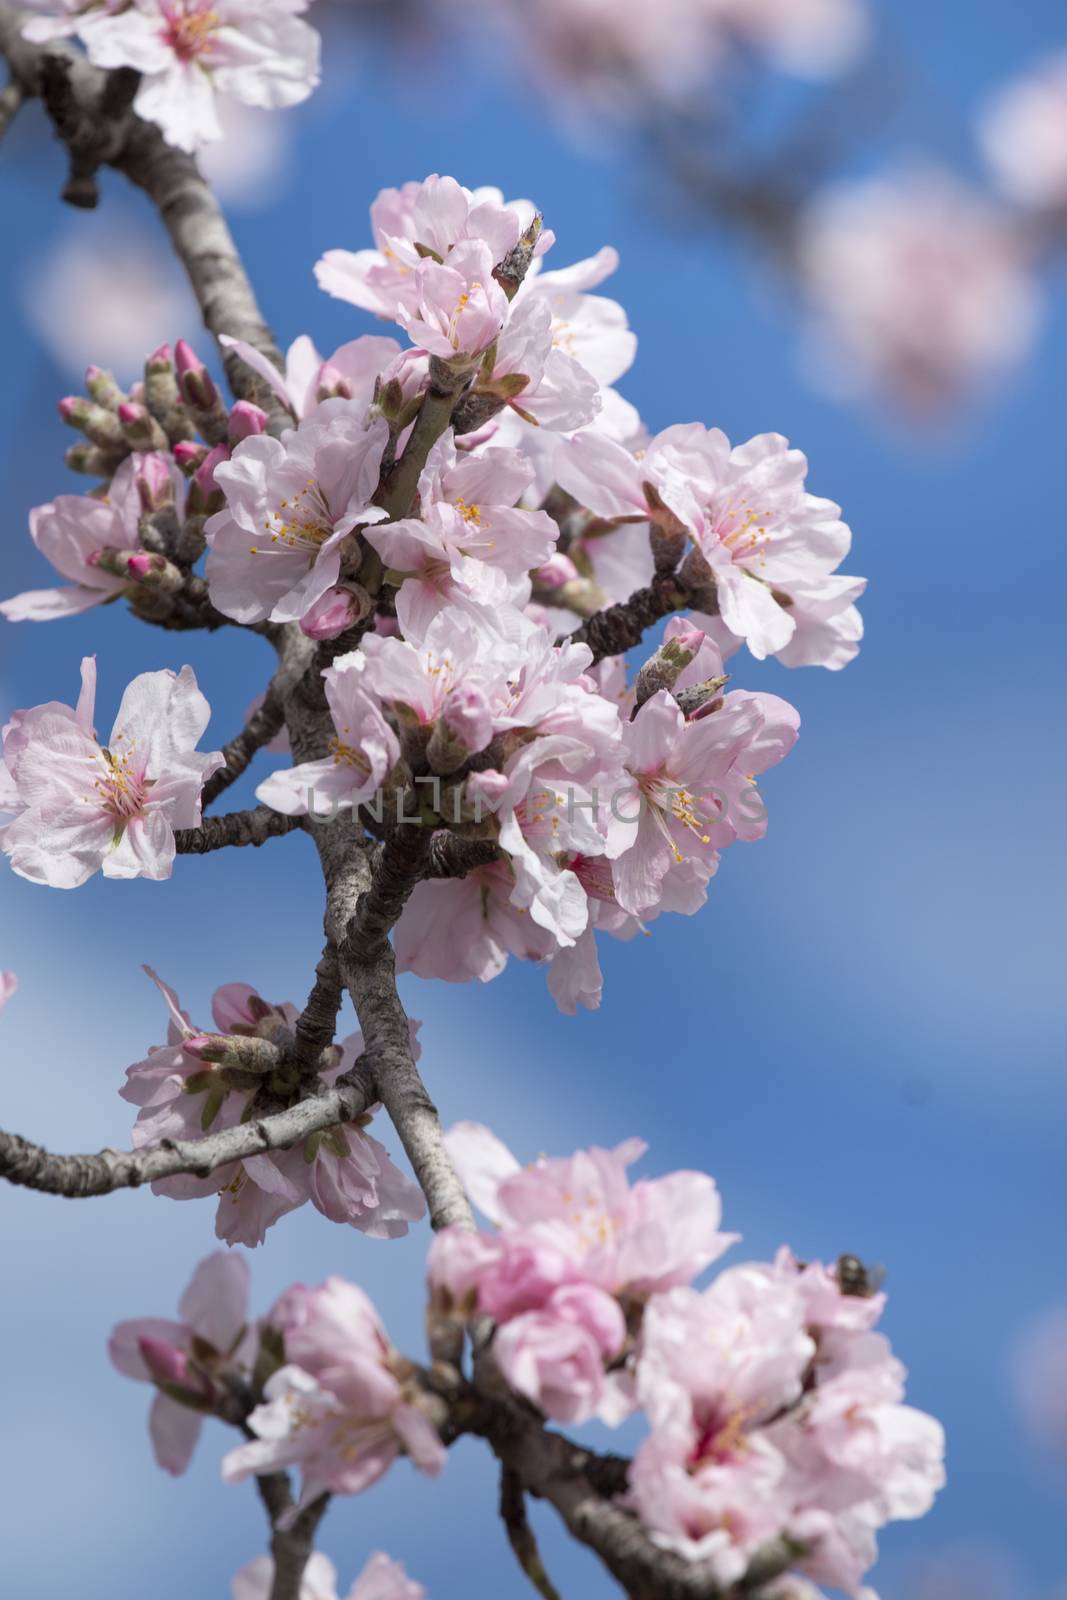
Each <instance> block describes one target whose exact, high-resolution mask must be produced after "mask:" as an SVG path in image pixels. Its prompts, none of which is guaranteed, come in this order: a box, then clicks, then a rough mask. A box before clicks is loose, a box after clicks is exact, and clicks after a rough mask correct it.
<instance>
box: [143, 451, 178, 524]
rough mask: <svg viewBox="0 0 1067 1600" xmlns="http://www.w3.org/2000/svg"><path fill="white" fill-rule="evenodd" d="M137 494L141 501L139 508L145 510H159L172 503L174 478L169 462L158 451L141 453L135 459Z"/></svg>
mask: <svg viewBox="0 0 1067 1600" xmlns="http://www.w3.org/2000/svg"><path fill="white" fill-rule="evenodd" d="M136 467H137V476H136V478H135V480H134V481H135V482H136V484H137V494H138V497H139V499H140V501H141V510H142V511H145V512H149V511H160V510H162V508H163V507H164V506H169V505H173V504H174V480H173V479H172V477H171V473H170V462H169V461H168V459H167V457H166V456H164V455H161V454H160V453H159V452H158V451H151V452H150V453H149V454H147V455H142V456H139V457H138V458H137V461H136Z"/></svg>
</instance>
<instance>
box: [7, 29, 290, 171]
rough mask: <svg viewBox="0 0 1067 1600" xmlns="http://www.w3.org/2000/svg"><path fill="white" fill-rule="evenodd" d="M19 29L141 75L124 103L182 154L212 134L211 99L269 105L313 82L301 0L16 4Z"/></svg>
mask: <svg viewBox="0 0 1067 1600" xmlns="http://www.w3.org/2000/svg"><path fill="white" fill-rule="evenodd" d="M20 3H21V6H22V9H23V11H26V12H29V13H32V14H31V15H30V16H29V18H28V19H27V21H26V23H25V25H24V27H23V33H24V34H25V36H26V38H27V39H31V40H33V41H35V42H37V43H47V42H48V41H49V40H51V39H57V38H63V37H68V36H70V35H72V34H76V35H77V36H78V38H79V39H80V40H81V42H82V44H83V45H84V46H85V50H86V53H87V55H88V57H89V59H90V61H92V62H94V63H95V65H96V66H98V67H105V68H113V67H131V68H133V69H134V70H135V71H137V72H138V73H140V75H141V82H140V87H139V88H138V91H137V96H136V98H135V100H134V108H135V110H136V111H138V112H139V113H140V115H141V116H142V117H145V118H147V120H148V121H149V122H155V123H157V124H158V125H159V127H160V128H161V129H162V132H163V135H164V137H165V138H166V139H167V140H168V142H169V143H170V144H174V145H177V146H179V148H181V149H183V150H195V149H196V148H197V147H198V145H200V144H203V143H205V142H206V141H209V140H212V139H218V138H220V137H221V134H222V129H221V127H220V126H219V116H218V110H217V107H216V100H215V97H216V95H220V96H233V97H234V98H235V99H237V100H239V101H241V102H243V103H244V104H245V105H248V106H258V107H262V108H264V109H266V110H277V109H279V108H280V107H284V106H295V105H299V104H300V102H301V101H302V100H306V99H307V97H308V95H309V94H310V93H311V91H312V90H313V89H314V88H315V86H316V84H317V83H318V81H319V55H320V40H319V36H318V34H317V33H316V32H315V30H314V28H312V27H310V26H309V25H308V23H306V22H305V21H303V19H302V16H301V13H302V12H305V11H306V10H307V9H308V6H309V4H310V0H20Z"/></svg>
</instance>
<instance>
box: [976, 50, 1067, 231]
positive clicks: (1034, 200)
mask: <svg viewBox="0 0 1067 1600" xmlns="http://www.w3.org/2000/svg"><path fill="white" fill-rule="evenodd" d="M980 133H981V138H982V146H983V148H984V150H985V155H986V160H987V161H988V162H989V165H990V167H991V168H992V170H993V174H994V176H995V177H996V179H997V181H998V183H999V184H1000V187H1001V189H1002V190H1003V191H1004V193H1005V194H1007V195H1008V196H1009V197H1010V198H1011V199H1012V200H1016V201H1018V202H1019V203H1020V204H1021V205H1025V206H1033V207H1035V208H1039V209H1042V210H1045V209H1052V208H1055V207H1057V206H1064V205H1067V53H1064V52H1062V51H1061V52H1059V53H1058V54H1056V55H1051V56H1049V57H1047V58H1046V59H1045V60H1044V61H1041V62H1039V63H1038V65H1037V66H1036V67H1035V68H1034V69H1033V70H1032V71H1031V72H1030V73H1028V74H1027V75H1026V76H1025V77H1023V78H1020V79H1018V80H1017V81H1015V82H1013V83H1010V84H1008V86H1007V87H1006V88H1005V89H1002V90H1001V92H1000V93H999V94H998V95H997V96H996V98H995V99H994V100H993V102H992V104H991V105H990V106H989V107H988V108H987V110H986V111H985V114H984V115H983V117H982V121H981V127H980Z"/></svg>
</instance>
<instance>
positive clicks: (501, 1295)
mask: <svg viewBox="0 0 1067 1600" xmlns="http://www.w3.org/2000/svg"><path fill="white" fill-rule="evenodd" d="M446 1143H447V1146H448V1151H449V1155H450V1156H451V1158H452V1161H453V1164H454V1165H455V1166H456V1169H457V1171H458V1172H459V1174H460V1176H461V1178H462V1179H463V1181H464V1184H465V1186H466V1188H467V1190H468V1193H469V1194H470V1197H471V1200H472V1202H473V1203H474V1204H475V1205H476V1206H477V1207H478V1209H479V1210H480V1211H481V1212H482V1213H483V1214H484V1215H485V1216H486V1217H488V1218H489V1220H490V1221H491V1222H495V1223H496V1224H497V1229H498V1231H497V1232H496V1233H493V1234H481V1235H479V1236H478V1238H477V1240H476V1241H475V1242H473V1243H472V1241H471V1240H470V1238H469V1236H465V1237H464V1238H459V1237H458V1230H457V1229H455V1228H450V1229H445V1230H444V1231H443V1232H442V1233H440V1234H438V1236H437V1238H436V1239H435V1240H434V1243H433V1245H432V1246H431V1250H430V1257H429V1275H430V1285H431V1289H432V1291H433V1293H434V1295H435V1297H436V1298H437V1300H438V1302H439V1304H440V1303H441V1301H442V1296H444V1301H443V1304H444V1307H445V1309H448V1308H449V1307H456V1308H460V1309H461V1310H463V1311H467V1310H469V1309H470V1308H471V1307H472V1306H473V1307H475V1308H477V1309H480V1310H482V1311H484V1312H486V1313H487V1314H488V1315H490V1316H492V1317H493V1318H494V1320H495V1321H496V1322H497V1324H498V1333H497V1337H496V1340H495V1341H494V1346H493V1350H494V1356H495V1359H496V1361H497V1364H498V1366H499V1367H500V1369H501V1371H502V1373H503V1374H504V1376H505V1378H506V1379H507V1381H508V1382H509V1383H510V1384H511V1385H512V1387H513V1388H515V1389H517V1390H518V1391H519V1392H520V1393H522V1394H524V1395H526V1397H527V1398H528V1399H530V1400H532V1401H534V1403H535V1404H537V1405H538V1406H540V1408H541V1409H542V1410H543V1411H545V1413H546V1415H549V1416H553V1417H556V1418H558V1419H560V1420H563V1421H567V1422H580V1421H584V1420H586V1419H587V1418H589V1417H590V1416H593V1415H594V1414H598V1413H599V1414H600V1415H601V1416H602V1417H603V1418H604V1419H605V1420H609V1421H618V1420H620V1419H621V1417H622V1416H624V1415H625V1414H626V1411H627V1409H629V1403H628V1401H627V1399H626V1397H625V1395H624V1394H622V1393H621V1391H619V1390H618V1389H617V1388H616V1387H615V1386H613V1385H612V1384H611V1382H610V1381H609V1379H608V1375H607V1372H606V1367H607V1366H608V1364H610V1363H611V1362H612V1361H613V1360H614V1359H615V1358H616V1357H617V1356H618V1355H619V1353H620V1351H621V1350H622V1348H623V1344H624V1342H625V1337H626V1320H625V1315H624V1308H625V1307H627V1306H630V1305H633V1304H640V1303H641V1302H642V1301H643V1300H644V1299H646V1298H647V1297H648V1296H649V1295H654V1294H656V1293H657V1292H658V1291H659V1290H661V1289H664V1288H666V1287H668V1286H669V1285H671V1284H675V1283H687V1282H689V1280H690V1279H691V1278H693V1277H695V1276H696V1274H697V1273H698V1272H701V1271H703V1269H704V1268H705V1267H706V1266H707V1265H708V1264H709V1263H710V1262H711V1261H714V1260H715V1259H716V1258H717V1257H718V1256H719V1255H721V1254H722V1252H723V1251H724V1250H726V1249H727V1248H728V1247H729V1245H730V1244H731V1243H732V1240H733V1236H732V1235H729V1234H723V1233H721V1232H720V1231H719V1222H720V1219H721V1215H722V1209H721V1205H720V1202H719V1197H718V1193H717V1191H716V1188H715V1185H714V1183H713V1182H712V1180H711V1179H710V1178H708V1177H706V1176H705V1175H704V1174H702V1173H694V1172H677V1173H672V1174H671V1175H669V1176H668V1177H666V1178H658V1179H652V1180H648V1179H642V1180H640V1181H639V1182H638V1183H636V1184H634V1185H633V1186H632V1187H631V1185H630V1181H629V1178H628V1177H627V1172H626V1169H627V1168H628V1167H629V1166H630V1165H631V1164H632V1163H633V1162H634V1161H636V1160H637V1159H638V1158H639V1157H640V1156H641V1155H642V1154H643V1153H644V1150H645V1146H644V1144H643V1143H642V1142H641V1140H639V1139H631V1140H628V1141H627V1142H626V1143H625V1144H622V1145H620V1146H618V1148H617V1149H615V1150H599V1149H592V1150H587V1151H579V1152H578V1153H577V1154H576V1155H575V1156H573V1157H571V1158H569V1159H563V1160H547V1159H546V1158H544V1157H542V1158H541V1159H540V1160H539V1161H537V1162H536V1163H534V1165H533V1166H532V1167H530V1168H526V1169H523V1168H521V1167H520V1166H519V1164H518V1162H517V1161H516V1160H515V1157H514V1156H513V1155H512V1154H511V1152H510V1150H508V1149H507V1148H506V1147H505V1146H504V1145H503V1144H501V1143H500V1141H499V1140H498V1139H496V1138H495V1136H494V1135H493V1134H492V1133H491V1132H490V1131H489V1129H488V1128H485V1127H482V1126H480V1125H479V1124H477V1123H457V1124H456V1126H455V1127H454V1128H452V1129H451V1130H450V1131H449V1133H448V1134H447V1136H446Z"/></svg>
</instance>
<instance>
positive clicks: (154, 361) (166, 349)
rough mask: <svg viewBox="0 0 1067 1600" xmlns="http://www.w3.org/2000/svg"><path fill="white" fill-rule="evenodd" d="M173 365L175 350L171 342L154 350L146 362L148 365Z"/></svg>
mask: <svg viewBox="0 0 1067 1600" xmlns="http://www.w3.org/2000/svg"><path fill="white" fill-rule="evenodd" d="M173 365H174V351H173V350H172V349H171V347H170V345H169V344H161V345H160V347H159V349H158V350H153V351H152V354H151V355H150V356H149V357H148V360H147V361H146V362H145V366H146V367H171V366H173Z"/></svg>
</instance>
